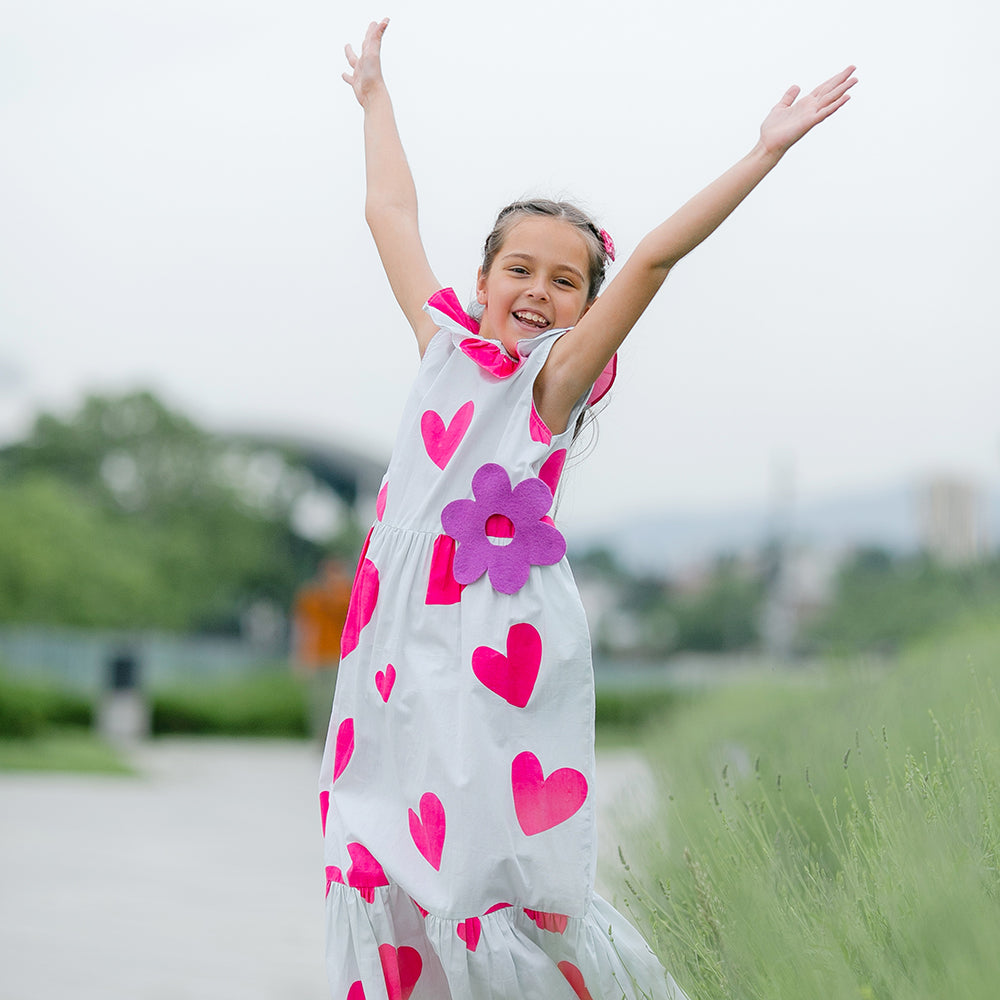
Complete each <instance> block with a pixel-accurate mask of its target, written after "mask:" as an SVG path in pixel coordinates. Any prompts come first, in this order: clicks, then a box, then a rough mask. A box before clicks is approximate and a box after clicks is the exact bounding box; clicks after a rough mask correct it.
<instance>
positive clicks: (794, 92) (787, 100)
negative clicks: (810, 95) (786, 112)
mask: <svg viewBox="0 0 1000 1000" xmlns="http://www.w3.org/2000/svg"><path fill="white" fill-rule="evenodd" d="M801 89H802V88H801V87H799V85H798V84H795V83H793V84H792V85H791V86H790V87H789V88H788V90H786V91H785V93H784V94H783V95H782V98H781V100H780V101H778V104H779V105H784V106H785V107H786V108H790V107H791V106H792V104H793V103H794V102H795V98H796V97H798V96H799V91H800V90H801Z"/></svg>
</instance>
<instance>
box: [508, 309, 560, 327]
mask: <svg viewBox="0 0 1000 1000" xmlns="http://www.w3.org/2000/svg"><path fill="white" fill-rule="evenodd" d="M514 319H516V320H517V321H518V322H519V323H523V324H524V325H525V326H528V327H531V329H533V330H544V329H545V328H546V327H548V326H550V325H551V324H550V323H549V321H548V320H547V319H546V318H545V317H544V316H542V315H541V314H540V313H536V312H532V311H531V310H530V309H518V310H517V311H516V312H515V313H514Z"/></svg>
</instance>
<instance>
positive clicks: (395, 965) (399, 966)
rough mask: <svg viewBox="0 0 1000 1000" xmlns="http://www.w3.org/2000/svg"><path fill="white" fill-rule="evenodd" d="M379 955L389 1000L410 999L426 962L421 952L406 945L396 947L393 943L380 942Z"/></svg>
mask: <svg viewBox="0 0 1000 1000" xmlns="http://www.w3.org/2000/svg"><path fill="white" fill-rule="evenodd" d="M378 957H379V959H380V960H381V962H382V975H383V976H385V989H386V992H387V993H388V994H389V1000H409V996H410V994H411V993H412V992H413V987H414V986H416V985H417V980H418V979H419V978H420V970H421V969H422V968H423V964H424V963H423V961H422V960H421V958H420V952H419V951H417V949H416V948H410V947H408V946H406V945H403V947H402V948H394V947H393V946H392V945H391V944H380V945H379V946H378Z"/></svg>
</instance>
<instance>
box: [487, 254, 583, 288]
mask: <svg viewBox="0 0 1000 1000" xmlns="http://www.w3.org/2000/svg"><path fill="white" fill-rule="evenodd" d="M512 257H516V258H518V259H520V260H526V261H528V262H529V263H533V262H534V260H535V258H534V257H533V256H532V255H531V254H530V253H517V252H513V253H505V254H504V255H503V259H504V260H508V259H510V258H512ZM558 267H559V268H561V269H562V270H564V271H571V272H572V273H573V274H575V275H576V276H577V277H578V278H579V279H580V280H581V281H583V272H582V271H581V270H580V269H579V268H576V267H574V266H573V265H572V264H559V265H558Z"/></svg>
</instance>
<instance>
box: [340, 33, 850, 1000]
mask: <svg viewBox="0 0 1000 1000" xmlns="http://www.w3.org/2000/svg"><path fill="white" fill-rule="evenodd" d="M387 24H388V22H387V21H382V22H381V23H379V24H375V23H373V24H371V25H370V26H369V28H368V32H367V35H366V36H365V40H364V44H363V46H362V49H361V54H360V56H358V55H356V54H355V53H354V51H353V50H352V49H351V47H350V46H347V50H346V51H347V59H348V62H349V64H350V67H351V72H349V73H344V79H345V80H346V81H347V82H348V83H349V84H350V85H351V87H352V88H353V90H354V93H355V96H356V97H357V99H358V101H359V103H360V104H361V106H362V108H364V113H365V160H366V166H367V200H366V205H365V215H366V219H367V221H368V224H369V226H370V227H371V231H372V234H373V236H374V238H375V243H376V245H377V247H378V251H379V254H380V255H381V258H382V263H383V265H384V267H385V270H386V273H387V275H388V277H389V282H390V284H391V286H392V291H393V294H394V295H395V297H396V300H397V301H398V303H399V305H400V307H401V308H402V310H403V313H404V315H405V316H406V318H407V320H409V323H410V326H411V327H412V328H413V332H414V333H415V334H416V338H417V347H418V349H419V351H420V355H421V358H422V360H421V364H420V369H419V372H418V374H417V380H416V385H415V387H414V390H413V392H412V394H411V396H410V399H409V401H408V402H407V404H406V407H405V410H404V412H403V418H402V424H401V428H400V431H399V435H398V437H397V440H396V446H395V449H394V452H393V457H392V460H391V462H390V463H389V469H388V472H387V473H386V477H385V480H384V481H383V484H382V488H381V491H380V492H379V496H378V503H377V521H376V523H375V525H374V527H373V528H372V530H371V532H370V533H369V535H368V539H367V541H366V542H365V547H364V551H363V552H362V554H361V558H360V561H359V566H358V571H357V576H356V578H355V581H354V588H353V593H352V596H351V605H350V610H349V612H348V618H347V624H346V626H345V628H344V634H343V639H342V643H341V656H342V660H341V669H340V677H339V683H338V687H337V695H336V700H335V703H334V710H333V716H332V719H331V722H330V729H329V735H328V738H327V745H326V752H325V755H324V759H323V767H322V776H321V794H320V800H321V809H322V815H323V825H324V836H325V840H326V865H327V869H326V872H327V888H328V896H327V921H328V923H327V928H328V929H327V956H328V958H327V962H328V969H329V975H330V982H331V986H332V990H333V997H334V1000H362V998H366V1000H386V998H388V1000H405V998H407V997H412V1000H449V998H451V1000H514V998H524V1000H574V998H582V1000H585V998H592V1000H611V998H616V1000H617V998H619V997H626V998H629V1000H638V998H639V997H652V998H657V1000H664V998H682V997H683V994H682V993H681V992H680V990H679V989H678V988H677V987H676V985H675V984H674V982H673V980H672V979H671V978H670V977H669V976H666V975H665V974H664V972H663V969H662V968H661V967H660V965H659V963H658V962H657V960H656V958H655V957H654V956H653V954H652V952H651V951H650V950H649V948H648V947H647V945H646V944H645V942H644V941H643V940H642V938H641V936H640V935H639V934H638V933H637V932H636V931H635V930H634V929H633V928H632V927H631V925H630V924H629V923H628V922H627V921H626V920H625V919H624V918H623V917H622V916H621V915H620V914H619V913H617V912H616V911H615V910H614V909H613V908H612V907H611V906H609V905H608V903H606V902H605V901H604V900H603V899H601V898H600V897H599V896H597V895H596V894H595V893H594V891H593V886H594V858H595V817H594V807H593V803H594V798H593V775H594V741H593V724H594V699H593V683H594V682H593V671H592V667H591V658H590V643H589V637H588V633H587V624H586V621H585V618H584V614H583V609H582V607H581V605H580V601H579V597H578V595H577V591H576V587H575V585H574V583H573V578H572V575H571V573H570V570H569V566H568V565H567V562H566V559H565V551H566V543H565V540H564V539H563V536H562V534H561V533H560V532H559V530H558V528H557V527H556V526H555V525H554V524H553V522H552V519H551V516H550V515H551V512H552V504H553V495H554V493H555V491H556V486H557V484H558V481H559V477H560V473H561V472H562V468H563V464H564V462H565V459H566V453H567V450H568V448H569V447H570V445H571V443H572V440H573V436H574V432H575V427H576V424H577V421H578V418H579V417H580V415H581V413H582V412H583V410H584V408H585V407H586V406H587V405H588V403H590V402H593V401H594V400H595V399H596V398H597V397H599V396H600V395H601V394H603V392H604V391H606V389H607V387H608V384H609V383H610V381H611V379H612V378H613V369H614V361H613V359H614V356H615V351H616V350H617V348H618V346H619V345H620V344H621V342H622V341H623V339H624V338H625V336H626V334H627V333H628V332H629V330H631V329H632V326H633V325H634V324H635V322H636V320H638V318H639V317H640V316H641V315H642V312H643V310H644V309H645V308H646V306H647V305H648V304H649V301H650V300H651V299H652V297H653V295H655V294H656V291H657V290H658V289H659V287H660V286H661V285H662V283H663V280H664V279H665V278H666V276H667V274H668V272H669V271H670V269H671V268H672V267H673V266H674V264H676V263H677V261H679V260H680V259H681V258H682V257H683V256H684V255H685V254H687V253H688V252H689V251H690V250H692V249H693V248H694V247H695V246H697V245H698V244H699V243H700V242H701V241H702V240H704V239H705V238H706V237H707V236H708V235H709V234H710V233H711V232H712V231H713V230H714V229H715V228H716V227H717V226H718V225H719V224H720V223H721V222H722V221H723V220H724V219H725V218H726V217H727V216H728V215H729V213H730V212H732V211H733V209H734V208H735V207H736V206H737V205H738V204H739V203H740V202H741V201H742V200H743V198H744V197H745V196H746V195H747V194H748V193H749V192H750V191H751V190H752V189H753V187H754V186H755V185H756V184H757V183H758V182H759V181H760V180H761V179H762V178H763V177H764V175H765V174H767V173H768V171H770V170H771V168H772V167H774V165H775V164H776V163H777V162H778V160H779V159H780V158H781V156H782V155H783V154H784V153H785V152H786V151H787V150H788V148H789V147H790V146H791V145H792V144H793V143H794V142H796V141H797V140H798V139H800V138H801V137H802V136H803V135H805V133H806V132H808V131H809V129H811V128H812V127H813V126H814V125H816V124H817V123H818V122H820V121H822V120H823V119H824V118H826V117H828V116H829V115H831V114H832V113H833V112H834V111H836V110H837V108H839V107H841V105H843V104H844V103H845V102H846V101H847V99H848V94H847V91H848V90H849V88H851V87H852V86H853V85H854V83H855V80H854V78H853V77H852V76H851V73H852V72H853V69H854V67H849V68H848V69H846V70H844V72H842V73H839V74H838V75H837V76H835V77H833V78H832V79H831V80H828V81H827V82H826V83H824V84H822V85H821V86H819V87H817V88H816V90H814V91H813V92H812V93H811V94H809V95H808V96H805V97H803V98H801V99H800V100H796V97H797V95H798V93H799V90H798V87H792V88H790V89H789V90H788V91H787V92H786V94H785V95H784V97H783V98H782V99H781V101H780V102H779V103H778V104H777V105H776V107H775V108H774V109H773V110H772V111H771V113H770V114H769V115H768V116H767V118H766V119H765V121H764V124H763V125H762V127H761V131H760V140H759V141H758V142H757V144H756V145H755V146H754V148H753V149H752V150H751V152H750V153H749V154H748V155H747V156H746V157H744V158H743V159H742V160H740V162H739V163H737V164H736V165H735V166H734V167H732V168H731V169H730V170H729V171H728V172H727V173H725V174H723V175H722V176H721V177H720V178H719V179H718V180H716V181H715V182H714V183H712V184H711V185H709V187H707V188H706V189H705V190H704V191H702V192H701V193H700V194H698V195H696V196H695V197H694V198H693V199H691V201H690V202H688V203H687V204H686V205H685V206H684V207H683V208H681V210H680V211H679V212H677V213H676V214H675V215H673V216H671V217H670V218H669V219H668V220H667V221H666V222H664V223H663V224H661V225H660V226H659V227H657V228H656V229H654V230H653V231H652V232H651V233H650V234H649V235H648V236H646V237H645V238H644V239H643V240H642V242H641V243H640V244H639V246H638V247H637V248H636V250H635V252H634V253H633V254H632V256H631V257H630V258H629V259H628V260H627V261H626V262H625V264H624V265H623V266H622V268H621V271H620V273H619V274H618V275H617V277H615V279H614V280H613V281H612V282H611V283H610V285H609V286H608V289H607V291H605V292H604V293H603V294H602V295H601V296H600V297H598V291H599V290H600V287H601V283H602V281H603V279H604V271H605V267H606V265H607V263H608V262H609V261H610V260H613V259H614V245H613V243H612V241H611V239H610V237H609V236H608V235H607V234H606V233H605V232H604V231H603V230H600V229H598V228H597V227H596V226H595V225H594V223H593V222H591V221H590V219H588V218H587V216H586V215H584V214H583V213H582V212H580V211H579V210H578V209H575V208H573V207H572V206H569V205H565V204H561V203H553V202H545V201H540V202H527V203H518V204H515V205H511V206H508V207H507V208H505V209H504V210H503V211H502V212H501V213H500V217H499V218H498V220H497V223H496V228H495V229H494V230H493V232H492V233H491V234H490V235H489V237H488V238H487V240H486V247H485V253H484V257H483V261H482V266H481V267H480V269H479V274H478V279H477V282H476V300H477V303H478V306H479V307H480V308H481V310H482V312H481V318H480V320H479V321H478V322H477V321H476V320H474V319H472V318H471V317H470V316H468V315H467V314H466V313H465V312H464V311H463V309H462V307H461V306H460V305H459V302H458V300H457V298H456V296H455V294H454V292H452V291H451V290H450V289H446V290H443V291H442V290H441V289H440V285H439V283H438V281H437V279H436V278H435V277H434V274H433V272H432V271H431V268H430V265H429V264H428V262H427V257H426V255H425V253H424V248H423V245H422V243H421V240H420V234H419V232H418V229H417V201H416V193H415V191H414V186H413V180H412V178H411V176H410V172H409V169H408V167H407V164H406V159H405V157H404V154H403V149H402V146H401V144H400V141H399V136H398V134H397V132H396V126H395V122H394V118H393V112H392V106H391V104H390V101H389V95H388V92H387V91H386V86H385V83H384V82H383V79H382V74H381V68H380V46H381V40H382V36H383V34H384V32H385V30H386V25H387ZM477 312H478V310H477Z"/></svg>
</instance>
